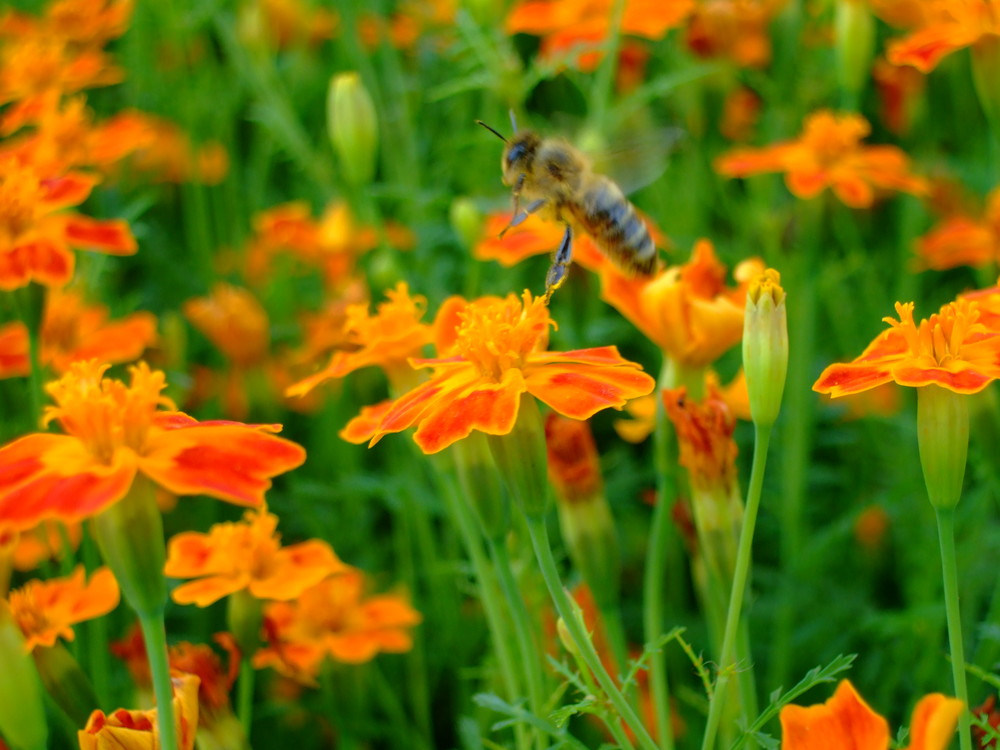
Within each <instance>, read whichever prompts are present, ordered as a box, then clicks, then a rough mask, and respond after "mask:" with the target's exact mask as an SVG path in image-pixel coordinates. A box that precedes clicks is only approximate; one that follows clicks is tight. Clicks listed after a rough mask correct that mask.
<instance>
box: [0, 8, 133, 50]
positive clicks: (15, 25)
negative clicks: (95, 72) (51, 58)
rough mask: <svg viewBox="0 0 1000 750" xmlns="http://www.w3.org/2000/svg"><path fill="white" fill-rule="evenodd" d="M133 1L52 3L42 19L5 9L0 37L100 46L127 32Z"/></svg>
mask: <svg viewBox="0 0 1000 750" xmlns="http://www.w3.org/2000/svg"><path fill="white" fill-rule="evenodd" d="M133 6H134V2H133V0H53V2H49V3H46V5H45V12H44V15H42V16H32V15H29V14H27V13H22V12H20V11H17V10H7V11H6V12H5V13H4V15H3V16H2V17H0V36H3V37H8V36H9V37H18V36H45V37H49V38H54V39H59V40H62V41H64V42H71V43H73V44H74V45H78V46H80V47H101V46H103V45H104V44H106V43H107V42H108V41H110V40H111V39H115V38H117V37H120V36H121V35H122V34H124V33H125V31H126V29H128V23H129V20H130V19H131V17H132V9H133Z"/></svg>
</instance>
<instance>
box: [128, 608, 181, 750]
mask: <svg viewBox="0 0 1000 750" xmlns="http://www.w3.org/2000/svg"><path fill="white" fill-rule="evenodd" d="M138 614H139V627H140V628H141V629H142V637H143V640H144V641H145V643H146V656H147V658H148V659H149V672H150V675H151V676H152V679H153V694H154V695H155V696H156V723H157V726H158V727H159V730H160V747H161V748H162V750H178V746H177V724H176V722H175V720H174V703H173V699H174V689H173V685H172V684H171V683H170V663H169V661H168V660H167V631H166V628H165V626H164V624H163V610H162V609H161V610H160V611H158V612H139V613H138Z"/></svg>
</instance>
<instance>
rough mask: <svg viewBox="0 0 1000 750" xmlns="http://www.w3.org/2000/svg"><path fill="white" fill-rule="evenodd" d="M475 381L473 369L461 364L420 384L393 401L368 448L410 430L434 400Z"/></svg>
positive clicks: (434, 402)
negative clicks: (390, 436)
mask: <svg viewBox="0 0 1000 750" xmlns="http://www.w3.org/2000/svg"><path fill="white" fill-rule="evenodd" d="M478 379H479V374H478V373H477V372H476V370H475V368H474V367H473V366H472V365H470V364H467V363H464V364H463V366H462V367H458V368H450V369H449V371H447V372H445V373H442V374H439V375H436V376H435V377H433V378H431V379H430V380H428V381H427V382H426V383H421V384H420V385H418V386H417V387H416V388H414V389H413V390H412V391H409V392H408V393H405V394H404V395H402V396H400V397H399V398H398V399H396V401H395V402H393V404H392V408H390V409H388V410H387V411H386V413H385V416H383V417H382V421H381V422H380V423H379V425H378V428H377V429H376V430H375V434H374V435H373V436H372V439H371V443H370V444H369V445H370V446H371V445H375V443H377V442H378V441H379V440H381V439H382V436H383V435H386V434H388V433H391V432H402V431H403V430H405V429H407V428H409V427H412V426H413V425H414V424H416V422H417V421H418V420H419V419H420V418H421V417H422V416H423V415H424V413H425V412H427V411H428V410H429V409H431V408H432V406H433V405H434V404H436V403H437V401H439V400H441V399H444V398H445V397H447V396H449V395H451V394H452V393H454V392H456V391H459V390H461V389H463V388H465V387H467V386H468V385H469V384H470V383H474V382H475V381H476V380H478Z"/></svg>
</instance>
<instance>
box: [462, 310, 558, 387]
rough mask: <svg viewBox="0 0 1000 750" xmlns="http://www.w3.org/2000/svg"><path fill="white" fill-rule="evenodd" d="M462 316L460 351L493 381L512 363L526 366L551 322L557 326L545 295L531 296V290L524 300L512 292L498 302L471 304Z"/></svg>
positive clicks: (539, 347)
mask: <svg viewBox="0 0 1000 750" xmlns="http://www.w3.org/2000/svg"><path fill="white" fill-rule="evenodd" d="M459 317H460V318H461V322H460V323H459V325H458V329H457V331H456V336H457V339H456V347H457V349H458V351H459V353H461V355H462V357H464V358H465V359H467V360H468V361H469V362H472V363H473V364H474V365H475V366H476V367H477V368H478V369H479V372H480V373H481V374H482V375H483V376H484V377H486V378H489V379H491V380H493V381H494V382H499V381H500V380H501V379H502V378H503V375H504V373H505V372H507V370H509V369H511V368H512V367H517V368H521V369H523V368H524V365H525V363H526V361H527V357H528V355H529V354H530V353H531V352H533V351H538V350H541V349H544V348H545V346H546V345H547V343H548V341H547V339H548V332H549V326H550V325H551V326H553V327H554V326H555V323H554V322H553V321H552V320H551V319H550V318H549V310H548V308H547V307H546V306H545V298H544V297H537V298H535V299H532V298H531V293H530V292H528V291H525V292H524V296H523V302H522V301H519V300H518V299H517V298H516V297H514V296H513V295H509V296H508V297H507V298H506V299H504V300H501V301H499V302H493V303H490V304H485V305H477V304H471V305H469V306H468V307H467V308H466V309H465V311H464V312H462V313H460V314H459Z"/></svg>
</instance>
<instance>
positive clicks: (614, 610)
mask: <svg viewBox="0 0 1000 750" xmlns="http://www.w3.org/2000/svg"><path fill="white" fill-rule="evenodd" d="M598 610H599V612H600V615H601V622H602V623H603V624H604V633H605V634H606V635H607V636H608V644H609V645H610V646H611V655H612V656H613V657H614V660H615V668H616V669H617V670H618V674H615V675H612V677H614V678H615V679H618V680H619V682H620V681H621V679H623V678H624V677H625V675H626V674H627V673H628V645H627V639H626V638H625V627H624V625H623V624H622V613H621V609H620V608H619V607H618V605H617V603H616V604H605V605H604V606H599V607H598ZM626 692H629V691H626ZM631 693H632V694H634V690H632V691H631Z"/></svg>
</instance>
